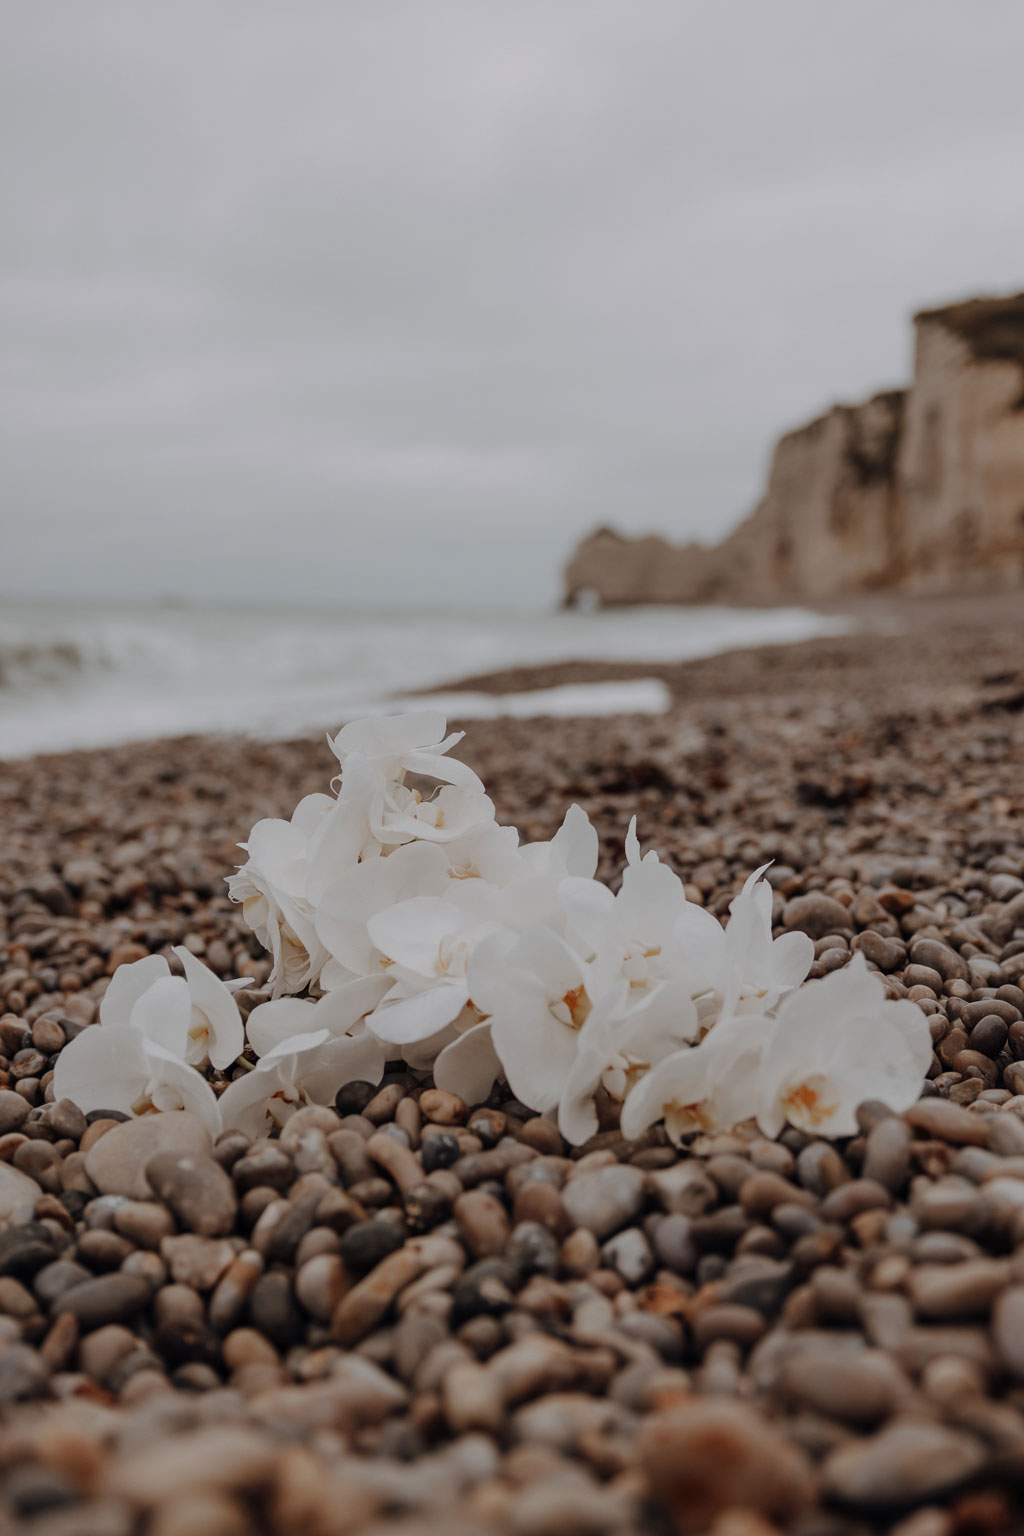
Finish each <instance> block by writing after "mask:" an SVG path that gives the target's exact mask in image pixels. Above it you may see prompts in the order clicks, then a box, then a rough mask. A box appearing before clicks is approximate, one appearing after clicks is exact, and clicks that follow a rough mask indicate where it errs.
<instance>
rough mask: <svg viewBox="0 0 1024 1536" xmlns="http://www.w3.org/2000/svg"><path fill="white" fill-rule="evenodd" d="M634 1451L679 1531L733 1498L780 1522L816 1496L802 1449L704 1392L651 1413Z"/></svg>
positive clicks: (701, 1527)
mask: <svg viewBox="0 0 1024 1536" xmlns="http://www.w3.org/2000/svg"><path fill="white" fill-rule="evenodd" d="M636 1453H637V1456H638V1458H639V1461H640V1464H641V1466H642V1467H643V1469H644V1471H645V1473H646V1475H647V1477H648V1478H649V1479H650V1483H651V1486H652V1488H653V1489H654V1492H655V1493H656V1495H657V1496H658V1498H659V1500H660V1502H661V1503H663V1504H664V1505H665V1507H666V1508H667V1509H668V1512H669V1514H670V1515H671V1516H672V1518H673V1520H674V1521H675V1525H676V1528H677V1530H678V1531H679V1532H681V1533H683V1536H687V1533H689V1532H694V1533H697V1532H701V1531H706V1530H707V1529H708V1527H709V1526H710V1525H711V1524H712V1522H713V1521H714V1520H715V1519H716V1518H717V1517H718V1516H720V1515H722V1514H723V1513H724V1511H726V1510H727V1509H730V1508H731V1507H734V1506H736V1505H739V1506H740V1507H742V1508H744V1509H749V1510H753V1511H755V1512H756V1513H757V1514H759V1515H763V1516H765V1517H766V1518H767V1519H768V1520H769V1521H779V1522H787V1521H790V1520H794V1519H796V1518H797V1517H799V1516H800V1515H802V1514H804V1513H805V1512H806V1511H808V1510H809V1509H810V1508H811V1506H812V1505H813V1504H814V1502H815V1490H814V1478H813V1474H812V1471H811V1467H810V1464H809V1462H808V1461H807V1459H806V1457H805V1456H804V1454H803V1452H802V1451H801V1450H799V1448H798V1447H797V1446H796V1445H795V1444H794V1443H793V1442H792V1441H790V1440H787V1439H786V1438H785V1437H784V1436H783V1435H781V1434H780V1433H779V1432H778V1431H777V1430H776V1429H774V1428H773V1427H772V1426H771V1425H770V1424H769V1423H768V1422H767V1420H765V1419H764V1418H762V1417H761V1416H760V1415H759V1414H757V1413H755V1412H754V1411H753V1409H751V1408H747V1407H745V1406H744V1405H743V1404H741V1403H738V1402H730V1401H724V1400H721V1399H719V1400H714V1399H705V1400H704V1401H701V1402H693V1403H692V1404H684V1405H681V1406H680V1407H678V1408H674V1409H670V1410H669V1411H668V1412H666V1413H663V1414H656V1415H655V1416H654V1417H652V1418H651V1419H650V1420H648V1421H647V1422H646V1423H645V1424H644V1425H643V1426H642V1428H641V1430H640V1433H639V1436H638V1438H637V1447H636Z"/></svg>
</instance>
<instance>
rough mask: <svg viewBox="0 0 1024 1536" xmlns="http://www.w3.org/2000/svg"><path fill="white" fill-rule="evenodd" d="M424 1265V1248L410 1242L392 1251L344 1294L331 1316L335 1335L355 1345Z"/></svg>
mask: <svg viewBox="0 0 1024 1536" xmlns="http://www.w3.org/2000/svg"><path fill="white" fill-rule="evenodd" d="M423 1268H424V1263H423V1258H422V1255H421V1254H420V1252H419V1251H418V1250H417V1249H416V1248H414V1247H413V1246H412V1245H409V1246H407V1247H405V1248H399V1249H398V1250H397V1252H395V1253H392V1254H389V1255H388V1257H387V1258H386V1259H382V1260H381V1262H380V1263H379V1264H378V1265H377V1266H376V1267H375V1268H374V1269H372V1270H371V1271H370V1273H369V1274H368V1275H367V1276H366V1278H365V1280H360V1282H359V1284H358V1285H355V1286H353V1288H352V1289H351V1290H350V1291H349V1292H348V1293H347V1295H345V1296H343V1297H342V1299H341V1301H340V1302H339V1303H338V1305H337V1307H336V1308H335V1311H334V1316H333V1318H332V1319H331V1337H332V1338H333V1339H334V1340H335V1341H336V1342H337V1343H339V1344H342V1345H345V1346H348V1347H351V1346H352V1345H353V1344H356V1343H358V1341H359V1340H360V1339H361V1338H363V1337H364V1335H365V1334H367V1333H369V1331H370V1329H371V1328H373V1327H375V1325H376V1324H377V1323H379V1322H380V1321H381V1319H382V1318H383V1317H384V1316H385V1315H386V1314H387V1312H388V1311H389V1310H390V1308H391V1305H392V1303H393V1302H394V1300H395V1298H396V1297H397V1296H398V1294H399V1292H400V1291H403V1290H404V1289H405V1287H406V1286H407V1285H410V1284H411V1283H412V1281H413V1280H415V1279H416V1277H417V1275H419V1274H420V1273H421V1272H422V1270H423Z"/></svg>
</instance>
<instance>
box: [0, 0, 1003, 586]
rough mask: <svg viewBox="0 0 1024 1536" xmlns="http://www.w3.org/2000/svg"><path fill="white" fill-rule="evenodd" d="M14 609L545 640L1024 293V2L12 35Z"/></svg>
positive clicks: (727, 520) (517, 7)
mask: <svg viewBox="0 0 1024 1536" xmlns="http://www.w3.org/2000/svg"><path fill="white" fill-rule="evenodd" d="M0 20H2V23H3V26H2V44H0V199H2V212H0V496H2V501H0V506H2V512H0V519H2V525H3V533H2V543H0V589H2V590H4V591H6V592H8V593H11V592H22V593H31V592H40V593H47V592H52V593H58V594H66V593H81V594H83V595H91V594H97V595H111V596H118V595H121V596H125V597H146V596H151V595H159V594H180V595H184V596H191V597H201V598H211V597H214V598H216V597H222V596H223V597H231V598H233V599H239V598H246V597H251V598H255V599H273V598H278V599H280V600H284V601H294V600H296V599H299V598H301V597H302V596H303V595H304V594H305V595H308V596H309V597H310V598H311V599H313V600H315V601H317V602H324V601H327V602H330V601H332V600H337V601H339V602H345V603H350V602H360V603H388V602H393V603H403V604H404V603H419V604H436V603H455V604H459V605H465V604H471V605H473V606H479V605H486V604H490V603H494V602H500V601H503V600H504V601H507V602H509V603H514V604H516V605H519V606H521V605H523V604H530V603H544V602H548V601H551V600H553V599H554V597H555V596H556V594H557V592H558V590H559V571H560V567H561V565H562V563H563V561H564V559H565V557H566V555H567V554H568V552H569V550H570V548H571V546H572V544H573V542H574V541H575V539H576V538H577V537H579V536H580V535H581V534H582V533H584V532H585V531H587V530H588V529H589V528H591V527H593V526H594V525H596V524H598V523H606V522H610V523H613V524H615V525H617V526H619V527H621V528H624V529H629V530H649V529H658V530H661V531H664V532H666V533H668V534H670V535H672V536H673V537H676V538H685V537H688V536H692V535H696V536H698V537H701V538H704V539H709V540H711V539H716V538H718V537H720V536H721V535H722V534H723V533H725V532H726V531H728V529H729V528H730V527H731V526H733V525H734V524H735V523H736V522H737V521H738V520H739V518H740V517H741V516H743V515H744V513H745V512H747V511H748V510H749V509H750V507H751V506H752V505H753V503H754V502H755V501H756V499H757V496H758V493H759V490H760V487H761V486H762V484H763V481H764V476H765V472H766V468H767V461H768V457H769V454H770V450H771V446H772V443H773V442H774V439H775V438H776V437H777V435H778V434H779V433H780V432H781V431H783V430H785V429H787V428H789V427H791V426H794V425H797V424H799V423H801V422H802V421H805V420H808V419H810V418H811V417H812V416H814V415H816V414H818V413H819V412H821V411H822V410H823V409H825V408H826V407H827V406H828V405H829V404H830V403H832V402H833V401H835V400H840V399H857V398H860V397H862V396H865V395H867V394H868V393H870V392H872V391H874V390H876V389H879V388H882V387H886V386H890V385H893V384H899V383H901V382H903V381H905V380H906V379H907V378H908V377H909V373H910V364H911V328H910V324H909V317H910V314H911V312H912V311H913V310H914V309H916V308H920V307H922V306H926V305H931V304H935V303H938V302H942V301H944V300H946V299H951V298H955V297H961V296H967V295H969V294H973V293H977V292H983V291H988V292H1004V291H1005V292H1009V291H1014V290H1018V289H1021V288H1024V172H1022V166H1024V91H1022V90H1021V67H1022V66H1021V61H1022V59H1024V5H1022V4H1021V3H1020V0H959V3H950V0H828V3H823V0H701V3H693V0H614V3H606V0H536V3H535V0H361V3H348V0H323V3H320V0H302V3H300V4H286V3H284V0H275V3H269V0H202V3H200V4H194V3H183V0H163V3H155V0H124V3H120V0H88V3H83V0H46V3H45V4H44V3H41V0H0Z"/></svg>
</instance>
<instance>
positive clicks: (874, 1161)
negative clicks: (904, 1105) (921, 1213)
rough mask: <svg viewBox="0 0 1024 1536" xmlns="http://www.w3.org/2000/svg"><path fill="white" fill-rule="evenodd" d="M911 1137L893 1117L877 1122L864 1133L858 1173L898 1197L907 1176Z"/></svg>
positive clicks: (902, 1124)
mask: <svg viewBox="0 0 1024 1536" xmlns="http://www.w3.org/2000/svg"><path fill="white" fill-rule="evenodd" d="M910 1144H911V1135H910V1131H909V1129H908V1127H907V1126H906V1125H905V1124H904V1122H903V1121H902V1120H900V1119H899V1118H898V1117H897V1116H896V1115H890V1116H889V1117H888V1118H887V1119H885V1120H879V1122H878V1124H877V1125H875V1126H874V1127H873V1128H872V1130H871V1131H870V1132H869V1133H868V1138H867V1145H866V1146H865V1148H864V1163H863V1166H862V1168H861V1173H862V1175H863V1177H864V1178H866V1179H873V1180H874V1181H875V1182H876V1183H877V1184H884V1185H885V1187H886V1189H888V1190H891V1191H892V1193H893V1194H894V1195H895V1194H899V1192H900V1190H902V1189H903V1187H904V1185H905V1184H906V1182H907V1179H908V1177H909V1174H910Z"/></svg>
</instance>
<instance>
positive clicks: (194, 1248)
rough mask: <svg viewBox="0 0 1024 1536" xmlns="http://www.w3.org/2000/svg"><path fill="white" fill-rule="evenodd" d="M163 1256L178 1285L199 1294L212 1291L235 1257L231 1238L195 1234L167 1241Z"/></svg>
mask: <svg viewBox="0 0 1024 1536" xmlns="http://www.w3.org/2000/svg"><path fill="white" fill-rule="evenodd" d="M160 1254H161V1257H162V1258H163V1259H165V1260H166V1262H167V1266H168V1268H169V1269H170V1272H171V1274H172V1275H173V1277H174V1280H175V1282H176V1283H177V1284H178V1285H190V1286H191V1287H192V1289H193V1290H196V1291H212V1290H213V1288H214V1286H215V1285H216V1284H217V1281H218V1280H219V1279H220V1278H221V1276H222V1275H223V1274H224V1273H225V1271H226V1270H227V1269H228V1267H229V1265H230V1264H231V1262H232V1260H233V1259H234V1257H235V1249H234V1247H233V1246H232V1244H231V1243H230V1242H228V1240H227V1238H216V1237H196V1236H195V1234H194V1233H192V1232H185V1233H182V1235H181V1236H180V1237H165V1238H164V1239H163V1241H162V1242H161V1244H160Z"/></svg>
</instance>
